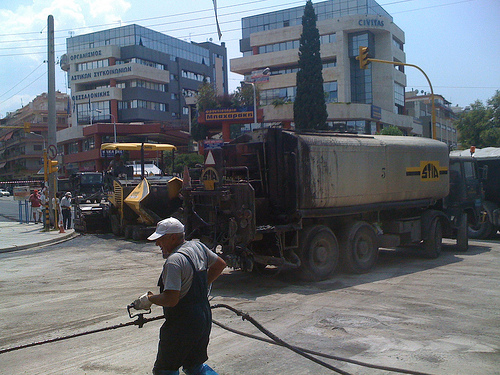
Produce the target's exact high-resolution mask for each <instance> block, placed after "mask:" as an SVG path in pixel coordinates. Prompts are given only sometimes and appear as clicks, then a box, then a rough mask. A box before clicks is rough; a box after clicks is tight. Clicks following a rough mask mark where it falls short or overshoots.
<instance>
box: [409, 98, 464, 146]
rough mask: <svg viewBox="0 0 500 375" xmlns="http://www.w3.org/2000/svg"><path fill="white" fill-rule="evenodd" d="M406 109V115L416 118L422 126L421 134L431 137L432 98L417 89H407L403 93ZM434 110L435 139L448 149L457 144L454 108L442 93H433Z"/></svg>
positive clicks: (456, 117)
mask: <svg viewBox="0 0 500 375" xmlns="http://www.w3.org/2000/svg"><path fill="white" fill-rule="evenodd" d="M405 101H406V111H407V114H408V116H413V117H415V118H418V119H419V120H420V121H421V123H422V127H423V136H424V137H426V138H432V125H431V124H432V100H431V95H430V94H427V93H421V95H419V93H418V90H415V91H407V92H406V95H405ZM434 107H435V111H436V137H435V138H436V139H437V140H439V141H441V142H444V143H446V144H447V145H448V146H449V147H450V149H456V148H457V146H458V132H457V128H456V127H455V125H454V122H455V120H457V119H458V114H457V113H456V110H455V108H452V107H451V103H450V102H449V101H447V100H446V99H445V98H444V97H443V96H442V95H437V94H435V95H434Z"/></svg>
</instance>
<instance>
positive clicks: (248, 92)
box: [234, 84, 259, 107]
mask: <svg viewBox="0 0 500 375" xmlns="http://www.w3.org/2000/svg"><path fill="white" fill-rule="evenodd" d="M255 89H256V94H257V103H258V102H259V88H258V87H256V88H255ZM234 106H235V107H253V87H252V85H245V84H242V85H241V86H239V87H237V88H236V92H235V93H234Z"/></svg>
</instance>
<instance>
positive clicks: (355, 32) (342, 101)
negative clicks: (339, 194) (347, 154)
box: [230, 0, 422, 135]
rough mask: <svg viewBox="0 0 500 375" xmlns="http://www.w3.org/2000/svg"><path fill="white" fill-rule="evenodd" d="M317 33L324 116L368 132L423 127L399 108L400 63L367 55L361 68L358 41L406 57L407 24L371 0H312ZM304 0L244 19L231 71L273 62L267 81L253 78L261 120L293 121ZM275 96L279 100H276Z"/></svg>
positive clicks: (249, 75)
mask: <svg viewBox="0 0 500 375" xmlns="http://www.w3.org/2000/svg"><path fill="white" fill-rule="evenodd" d="M313 6H314V9H315V13H316V15H317V18H318V21H317V28H318V30H319V33H320V43H321V59H322V62H323V79H324V90H325V95H326V101H327V110H328V122H329V123H330V124H331V126H332V128H334V129H337V130H347V131H356V132H358V133H366V134H373V133H375V132H376V131H378V130H380V129H381V128H383V127H384V126H386V125H395V126H397V127H399V128H400V129H401V130H402V131H403V132H404V133H405V134H408V135H421V134H422V127H421V125H420V124H419V123H418V122H416V123H414V121H413V119H412V118H411V117H408V116H405V115H404V105H405V100H404V95H405V86H406V75H405V73H404V68H403V67H394V66H393V65H389V64H381V63H372V64H370V65H369V67H368V69H366V70H362V69H360V68H359V62H358V60H356V56H357V55H358V47H359V46H367V47H368V48H369V50H370V55H369V57H372V58H377V59H382V60H388V61H397V62H405V59H406V58H405V53H404V50H403V47H404V43H405V36H404V32H403V31H402V30H401V29H400V28H399V27H398V26H397V25H396V24H395V23H394V22H393V18H392V17H391V15H389V13H387V12H386V11H385V10H384V9H383V8H382V7H381V6H380V5H379V4H377V3H376V2H375V1H373V0H362V1H361V0H328V1H323V2H319V3H315V4H314V5H313ZM303 14H304V6H299V7H295V8H290V9H285V10H280V11H276V12H270V13H264V14H259V15H256V16H251V17H246V18H243V19H242V39H241V40H240V51H241V52H242V53H243V57H240V58H236V59H231V61H230V66H231V71H232V72H235V73H239V74H242V75H244V76H245V80H246V81H253V77H254V76H256V75H258V73H259V72H261V71H262V70H264V69H265V68H270V70H271V76H270V77H269V80H268V81H263V82H259V83H256V84H257V85H258V88H259V91H260V98H261V102H260V104H261V105H262V106H264V117H265V120H264V122H266V123H276V122H282V123H283V122H290V121H293V106H292V105H291V104H289V103H291V102H293V100H294V97H295V91H296V87H295V86H296V72H297V70H298V52H299V39H300V36H301V33H302V15H303ZM277 104H278V105H277Z"/></svg>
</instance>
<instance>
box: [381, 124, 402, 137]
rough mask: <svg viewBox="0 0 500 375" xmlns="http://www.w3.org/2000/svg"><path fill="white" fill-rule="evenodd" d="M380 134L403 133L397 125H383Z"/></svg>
mask: <svg viewBox="0 0 500 375" xmlns="http://www.w3.org/2000/svg"><path fill="white" fill-rule="evenodd" d="M380 134H382V135H404V134H403V132H402V131H401V129H399V128H398V127H397V126H394V125H390V126H388V127H385V128H383V129H382V131H381V132H380Z"/></svg>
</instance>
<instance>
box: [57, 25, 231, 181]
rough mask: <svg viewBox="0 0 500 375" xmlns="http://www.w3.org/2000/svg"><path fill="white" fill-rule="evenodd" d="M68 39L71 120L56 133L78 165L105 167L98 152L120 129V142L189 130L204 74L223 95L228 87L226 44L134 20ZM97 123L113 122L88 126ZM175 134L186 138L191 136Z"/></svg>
mask: <svg viewBox="0 0 500 375" xmlns="http://www.w3.org/2000/svg"><path fill="white" fill-rule="evenodd" d="M66 45H67V53H66V54H65V55H64V56H63V57H62V58H61V68H62V69H63V70H65V71H67V73H68V82H69V86H70V89H71V99H72V108H71V109H72V121H71V125H72V126H71V128H69V129H67V130H65V131H63V132H60V133H58V135H57V139H58V143H59V144H60V145H61V146H62V152H63V154H64V163H65V164H66V163H70V165H69V166H70V169H71V170H72V171H75V170H102V169H101V168H102V162H103V161H104V159H103V158H101V157H99V156H98V155H99V152H98V151H93V150H94V149H95V148H99V147H100V145H101V143H105V142H113V141H114V134H115V131H116V135H117V140H118V141H120V140H127V141H138V142H141V141H152V140H153V139H154V140H155V141H157V142H158V141H168V140H169V138H168V137H162V136H161V133H159V134H157V135H158V136H155V134H154V131H155V130H154V129H157V130H158V129H160V128H161V129H164V128H165V127H166V128H168V129H170V130H176V131H177V132H180V131H184V132H187V131H188V129H189V125H188V122H189V118H190V116H189V115H190V104H189V101H188V102H186V98H189V97H192V96H194V95H195V94H196V93H197V91H198V88H199V86H200V84H201V83H202V82H203V81H204V80H206V81H208V82H211V83H214V85H215V87H216V88H217V92H218V94H220V95H223V94H227V93H228V67H227V52H226V47H225V45H224V43H222V44H221V45H216V44H214V43H211V42H205V43H194V42H191V43H189V42H185V41H182V40H179V39H176V38H173V37H170V36H168V35H165V34H162V33H159V32H156V31H153V30H150V29H147V28H145V27H142V26H139V25H127V26H122V27H118V28H114V29H109V30H104V31H99V32H95V33H91V34H85V35H80V36H74V37H71V38H68V39H67V40H66ZM96 123H108V124H113V125H112V126H108V127H99V128H96V129H99V131H105V133H100V132H98V133H96V132H95V131H90V132H89V131H87V132H85V131H84V129H83V128H84V127H85V126H92V125H94V124H96ZM130 124H134V126H136V127H135V128H134V129H135V130H136V131H134V132H133V133H128V130H127V129H130V128H129V127H127V125H130ZM151 124H157V125H155V126H156V127H155V126H153V128H150V127H149V125H151ZM141 126H142V127H144V128H143V129H142V130H143V131H141ZM152 132H153V133H152ZM132 135H135V138H134V137H132ZM174 138H175V139H181V138H184V139H183V142H187V139H188V136H186V137H180V136H179V135H175V136H174ZM69 154H73V156H67V155H69ZM96 155H97V159H96Z"/></svg>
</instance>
